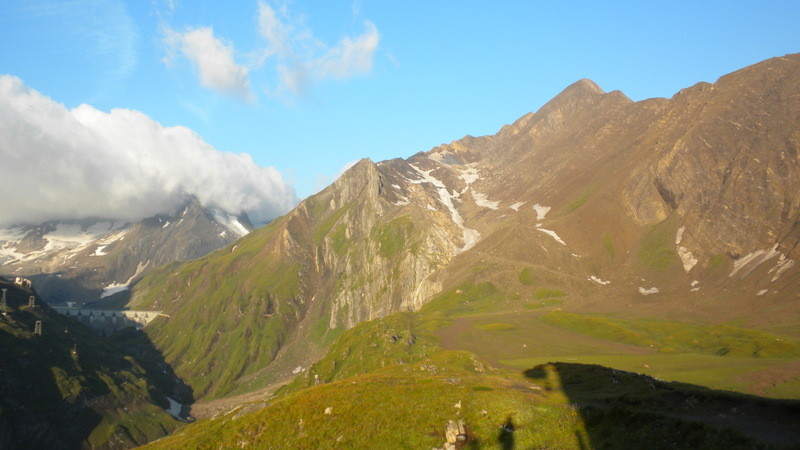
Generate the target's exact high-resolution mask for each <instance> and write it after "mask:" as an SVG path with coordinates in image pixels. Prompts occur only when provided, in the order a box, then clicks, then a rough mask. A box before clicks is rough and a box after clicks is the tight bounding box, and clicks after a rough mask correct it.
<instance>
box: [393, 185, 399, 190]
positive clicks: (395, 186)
mask: <svg viewBox="0 0 800 450" xmlns="http://www.w3.org/2000/svg"><path fill="white" fill-rule="evenodd" d="M392 187H393V188H395V189H397V190H400V186H398V185H396V184H393V185H392Z"/></svg>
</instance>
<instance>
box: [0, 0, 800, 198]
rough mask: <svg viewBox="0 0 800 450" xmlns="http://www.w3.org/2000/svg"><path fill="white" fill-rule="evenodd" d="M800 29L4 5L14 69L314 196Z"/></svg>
mask: <svg viewBox="0 0 800 450" xmlns="http://www.w3.org/2000/svg"><path fill="white" fill-rule="evenodd" d="M798 17H800V2H798V1H770V2H744V1H703V2H697V1H692V2H688V1H687V2H683V1H676V2H633V1H632V2H609V1H605V2H565V1H559V2H536V1H496V2H486V1H480V2H479V1H464V0H462V1H458V2H455V1H424V2H423V1H409V0H403V1H400V0H397V1H392V0H381V1H377V0H376V1H370V0H356V1H324V2H320V1H315V2H310V1H300V0H295V1H286V2H277V1H271V0H270V1H268V0H263V1H227V2H220V1H202V0H197V1H188V0H171V1H165V0H151V1H142V0H136V1H134V0H130V1H123V0H73V1H69V2H56V1H43V0H30V1H25V2H22V1H16V0H0V29H2V30H3V32H2V33H0V55H2V57H0V74H8V75H12V76H14V77H17V78H19V79H20V80H21V82H22V83H23V84H24V86H26V87H27V88H30V89H33V90H35V91H38V92H40V93H41V94H43V95H44V96H46V97H49V98H50V99H52V100H53V101H55V102H57V103H61V104H63V105H64V106H66V108H68V109H72V108H76V107H77V106H79V105H81V104H83V103H85V104H88V105H91V106H92V107H94V108H96V109H97V110H100V111H104V112H109V111H110V110H112V109H114V108H122V109H130V110H136V111H140V112H142V113H144V114H145V115H146V116H149V117H150V118H152V119H153V120H154V121H156V122H158V123H159V124H161V125H163V126H164V127H172V126H175V125H182V126H185V127H188V128H190V129H191V130H194V131H195V132H196V133H197V134H199V136H200V137H201V138H202V139H203V140H204V141H205V142H207V143H208V144H210V145H211V146H213V147H214V148H216V149H217V150H219V151H221V152H232V153H237V154H238V153H247V154H249V155H250V156H251V157H252V159H253V161H254V162H255V163H256V164H257V165H259V166H274V167H275V168H276V169H277V170H278V171H279V172H280V173H281V174H282V176H283V178H284V179H285V180H287V181H288V183H289V184H290V185H291V186H293V187H294V189H295V190H296V193H297V195H298V196H299V197H300V198H302V197H305V196H307V195H310V194H312V193H314V192H316V191H317V190H318V189H320V188H321V187H323V186H324V185H325V184H327V183H329V182H330V181H331V180H332V179H333V177H335V176H336V175H337V174H338V173H339V172H340V170H341V168H342V167H343V166H344V165H345V164H347V163H349V162H351V161H354V160H357V159H359V158H362V157H369V158H372V159H373V160H375V161H378V160H383V159H389V158H394V157H403V158H405V157H408V156H410V155H412V154H414V153H416V152H419V151H426V150H429V149H430V148H432V147H434V146H436V145H439V144H440V143H444V142H449V141H451V140H454V139H458V138H460V137H462V136H464V135H466V134H472V135H482V134H490V133H494V132H496V131H497V130H498V129H499V128H500V127H501V126H502V125H503V124H507V123H510V122H513V121H514V120H515V119H516V118H518V117H519V116H522V115H523V114H526V113H527V112H530V111H535V110H537V109H538V108H539V107H540V106H541V105H542V104H544V103H545V102H546V101H547V100H549V99H550V98H552V97H553V96H555V95H556V94H558V92H560V91H561V90H562V89H564V88H565V87H566V86H568V85H569V84H571V83H572V82H574V81H576V80H578V79H580V78H590V79H592V80H594V81H595V82H596V83H597V84H598V85H599V86H600V87H602V88H603V89H604V90H606V91H611V90H616V89H619V90H621V91H623V92H624V93H625V94H626V95H628V96H629V97H631V98H632V99H634V100H642V99H645V98H649V97H656V96H660V97H669V96H672V95H673V94H674V93H675V92H676V91H678V90H679V89H681V88H684V87H688V86H690V85H692V84H694V83H696V82H699V81H714V80H716V79H717V78H718V77H719V76H721V75H724V74H725V73H728V72H730V71H733V70H736V69H738V68H741V67H744V66H746V65H750V64H753V63H756V62H758V61H761V60H763V59H767V58H770V57H773V56H781V55H784V54H786V53H794V52H798V51H800V26H798ZM0 137H1V136H0ZM165 151H166V150H165Z"/></svg>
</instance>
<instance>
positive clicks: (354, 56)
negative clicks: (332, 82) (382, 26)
mask: <svg viewBox="0 0 800 450" xmlns="http://www.w3.org/2000/svg"><path fill="white" fill-rule="evenodd" d="M364 26H365V27H366V31H364V34H362V35H360V36H358V37H357V38H355V39H351V38H349V37H345V38H343V39H342V40H341V41H339V44H338V45H337V46H336V47H334V48H332V49H330V51H328V53H327V54H326V55H324V56H322V57H321V58H320V59H318V60H317V61H316V62H315V65H316V66H317V67H316V69H317V71H318V72H319V75H320V76H321V77H333V78H348V77H351V76H353V75H357V74H361V73H367V72H369V71H371V70H372V60H373V57H374V55H375V50H377V48H378V43H379V42H380V35H379V34H378V29H377V28H376V27H375V25H374V24H373V23H372V22H369V21H367V22H365V23H364Z"/></svg>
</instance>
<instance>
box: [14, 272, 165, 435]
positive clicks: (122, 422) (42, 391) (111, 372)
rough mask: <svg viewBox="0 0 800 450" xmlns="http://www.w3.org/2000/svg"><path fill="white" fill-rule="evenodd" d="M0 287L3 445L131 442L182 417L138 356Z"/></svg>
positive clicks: (18, 291) (158, 431)
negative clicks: (37, 331) (0, 305)
mask: <svg viewBox="0 0 800 450" xmlns="http://www.w3.org/2000/svg"><path fill="white" fill-rule="evenodd" d="M0 287H2V288H5V289H8V292H7V300H8V304H9V312H8V314H7V315H0V447H2V448H77V447H79V446H82V445H85V446H91V447H100V446H114V447H131V446H135V445H137V444H143V443H145V442H147V441H149V440H152V439H155V438H158V437H161V436H163V435H165V434H167V433H168V432H170V431H172V430H174V429H175V428H177V426H178V425H180V422H178V421H177V420H175V419H173V418H172V417H170V416H169V415H168V414H167V413H166V412H164V410H163V409H162V408H161V407H160V406H159V405H162V406H164V407H166V406H168V404H167V400H166V398H165V397H164V395H163V394H161V393H160V391H159V389H158V387H157V385H158V384H159V382H158V381H157V380H156V379H155V378H156V377H154V374H153V373H151V372H149V371H148V370H146V369H145V368H144V367H143V366H142V365H140V364H139V363H138V361H137V360H136V359H134V358H133V357H131V356H130V355H126V353H124V352H122V351H121V350H120V349H119V348H117V347H116V346H115V345H113V344H112V343H110V342H109V341H107V340H105V339H104V338H101V337H99V336H97V335H95V334H93V333H92V332H91V331H89V330H88V329H86V328H85V327H84V326H83V325H81V324H80V323H78V322H75V321H73V320H71V319H69V318H67V317H64V316H61V315H60V314H58V313H56V312H54V311H53V310H52V309H50V308H49V307H48V306H46V305H41V299H39V298H37V299H36V301H37V302H38V303H39V304H40V305H41V306H37V307H34V308H29V307H28V306H27V304H28V296H29V295H34V293H33V292H31V291H28V290H23V289H18V288H16V287H14V286H11V285H10V283H5V282H0ZM36 321H41V322H42V335H41V336H35V335H34V334H33V331H34V324H35V323H36Z"/></svg>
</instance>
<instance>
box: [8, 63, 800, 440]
mask: <svg viewBox="0 0 800 450" xmlns="http://www.w3.org/2000/svg"><path fill="white" fill-rule="evenodd" d="M798 153H800V54H795V55H786V56H784V57H778V58H772V59H769V60H766V61H764V62H761V63H759V64H756V65H753V66H750V67H746V68H744V69H741V70H738V71H736V72H733V73H731V74H729V75H725V76H723V77H721V78H720V79H719V80H717V81H716V82H714V83H705V82H703V83H698V84H696V85H694V86H692V87H689V88H686V89H683V90H681V91H680V92H678V93H676V94H675V95H674V96H673V97H672V98H669V99H667V98H654V99H647V100H643V101H636V102H634V101H632V100H630V99H629V98H627V97H626V96H625V95H624V94H623V93H622V92H619V91H612V92H604V91H603V90H602V89H601V88H600V87H599V86H597V85H596V84H595V83H594V82H592V81H590V80H587V79H583V80H580V81H578V82H576V83H574V84H572V85H570V86H569V87H567V88H566V89H565V90H564V91H563V92H561V93H560V94H559V95H557V96H556V97H555V98H553V99H552V100H551V101H549V102H548V103H546V104H545V105H544V106H542V107H541V108H540V109H539V110H538V111H536V112H533V113H529V114H526V115H524V116H522V117H520V118H518V119H517V120H515V121H513V122H512V123H511V124H509V125H506V126H503V127H502V128H501V129H500V130H498V132H497V133H496V134H494V135H489V136H480V137H473V136H466V137H464V138H463V139H459V140H457V141H453V142H451V143H449V144H443V145H441V146H438V147H436V148H433V149H431V150H429V151H426V152H420V153H417V154H415V155H413V156H411V157H409V158H407V159H399V158H398V159H392V160H387V161H380V162H377V163H376V162H373V161H371V160H369V159H362V160H361V161H359V162H358V163H357V164H355V165H354V166H353V167H352V168H350V169H349V170H348V171H346V172H345V173H344V174H343V175H342V176H341V177H340V178H339V179H338V180H336V181H335V182H334V183H333V184H331V185H330V186H328V187H327V188H326V189H324V190H322V191H321V192H319V193H318V194H316V195H313V196H311V197H308V198H307V199H305V200H303V201H302V202H301V203H300V204H299V205H298V206H297V207H296V208H295V209H294V210H292V211H291V212H289V213H288V214H286V215H284V216H282V217H279V218H277V219H275V220H273V221H272V222H270V223H269V224H267V225H266V226H263V227H261V228H257V229H254V230H252V231H250V232H249V233H248V232H247V231H249V230H250V228H251V226H250V225H249V223H248V221H247V220H246V218H244V217H241V218H235V217H232V216H230V215H221V214H215V213H214V212H209V211H208V210H204V209H203V208H201V207H200V206H199V205H198V204H196V203H195V202H190V203H189V204H188V205H187V206H186V207H185V208H182V209H181V210H179V211H177V212H175V213H174V214H172V215H169V216H156V217H154V218H150V219H145V220H144V221H142V222H141V223H138V224H129V225H124V226H121V227H118V226H117V224H108V223H103V222H99V221H86V222H81V223H77V222H75V223H69V224H66V223H62V224H42V225H38V226H36V227H26V228H15V229H14V230H12V231H6V232H4V233H5V234H4V235H3V236H5V237H3V238H2V239H3V242H2V244H0V245H2V248H3V250H2V253H0V255H3V257H4V258H5V262H4V264H3V266H0V267H2V269H3V271H4V272H5V273H7V274H8V275H19V274H25V275H26V276H29V277H30V278H32V279H33V280H34V283H33V284H34V286H35V287H36V289H37V291H38V290H40V289H41V290H42V291H41V292H44V290H47V291H48V296H46V297H49V298H52V299H53V301H56V302H58V301H65V300H70V301H74V300H76V299H78V300H81V301H84V300H86V299H92V300H99V301H100V304H105V305H112V306H115V307H122V308H128V309H134V310H150V311H160V312H161V315H160V316H159V317H157V318H155V319H154V320H153V321H152V322H150V323H149V324H148V325H147V326H145V327H144V328H143V329H142V330H141V331H136V330H128V332H123V333H120V334H119V335H116V337H115V336H112V337H111V341H110V342H111V343H113V345H114V346H116V347H115V348H117V350H116V351H117V352H121V354H122V355H127V358H128V359H126V361H129V365H128V366H126V367H127V368H128V369H130V370H132V371H134V372H136V373H140V374H142V375H141V379H142V380H152V381H145V382H143V383H144V384H142V385H139V388H141V389H144V390H145V391H147V392H149V393H150V394H149V396H145V394H143V393H142V394H141V399H145V400H143V401H144V403H140V404H146V405H147V408H151V407H154V406H153V405H160V406H161V408H162V409H163V408H166V407H167V404H166V403H164V401H163V400H164V398H166V396H167V395H169V396H170V399H172V400H169V402H170V404H171V402H174V401H176V399H177V400H178V401H180V402H181V403H191V402H194V405H192V407H191V414H192V415H194V416H195V417H196V418H198V419H201V420H198V421H197V422H196V423H194V424H191V425H187V426H186V427H185V428H182V427H184V425H183V424H180V423H171V424H169V425H164V428H163V430H162V431H163V432H161V433H160V434H166V433H168V432H170V431H171V430H172V429H173V428H181V430H179V431H177V432H175V433H173V434H172V436H170V437H167V438H166V439H162V440H159V441H158V442H155V443H153V447H156V448H158V447H162V448H176V447H185V448H198V447H199V448H206V447H215V448H230V447H246V446H249V445H252V446H261V447H306V448H322V447H339V446H350V447H356V448H367V447H369V448H384V447H385V448H396V447H404V446H406V447H412V448H423V447H428V448H430V447H437V448H438V447H441V446H443V448H466V447H468V446H472V447H473V448H477V447H479V446H484V445H487V446H491V445H494V444H496V445H497V446H498V447H501V448H515V446H518V447H524V448H529V447H534V448H542V447H544V448H548V447H549V448H553V447H555V448H564V447H574V448H591V447H601V448H604V447H642V446H645V444H646V445H647V446H651V447H656V448H658V447H663V448H676V447H677V448H685V447H691V448H696V447H702V446H705V447H723V446H724V447H737V446H738V447H756V448H758V447H770V446H777V447H786V448H792V447H793V446H797V445H800V427H798V424H800V402H798V400H797V399H798V398H800V332H798V330H800V326H798V325H800V265H798V264H797V261H798V259H800V189H798V187H799V186H800V156H798ZM67 231H70V233H67ZM68 236H81V237H80V239H79V238H72V237H68ZM15 289H16V288H15ZM30 292H31V293H32V292H33V291H30ZM28 294H29V293H28V292H27V291H26V292H25V293H23V294H19V295H28ZM15 295H17V294H15ZM20 298H22V297H20ZM15 307H16V308H18V309H17V310H16V313H15V314H17V315H19V314H21V312H20V311H23V310H25V308H24V307H22V306H15ZM43 310H47V309H46V308H43ZM26 313H27V311H26ZM14 317H15V319H16V317H17V316H14ZM20 317H21V316H20ZM3 320H6V321H7V319H3ZM25 320H27V322H25V326H29V325H30V324H29V323H28V322H30V321H31V320H33V319H31V318H26V319H25ZM54 320H55V319H54ZM59 320H62V321H65V322H64V324H67V323H72V322H70V319H69V318H66V317H62V318H59ZM2 323H6V322H2ZM78 325H79V324H76V325H74V326H78ZM64 326H67V325H64ZM72 326H73V325H69V327H70V329H71V328H72ZM80 329H81V330H84V329H83V328H80ZM82 332H83V331H82ZM86 332H87V333H88V330H86ZM6 334H9V333H8V332H7V333H6ZM17 334H19V336H21V337H22V338H24V339H28V341H30V342H34V343H35V342H38V341H36V340H35V338H32V337H31V336H28V335H29V334H30V333H27V334H25V333H22V332H19V333H17ZM23 334H24V336H23ZM2 336H5V334H0V337H2ZM95 338H96V339H99V340H100V342H106V341H105V340H103V339H104V338H100V337H95ZM31 339H33V340H31ZM28 341H26V343H25V344H24V345H29V344H28ZM9 345H10V346H19V345H23V344H19V343H17V344H9ZM98 345H99V344H98ZM109 345H111V344H109ZM4 348H5V347H4ZM2 355H4V353H2V352H0V356H2ZM104 357H105V358H110V356H108V355H106V356H104ZM104 357H98V358H104ZM125 357H126V356H123V358H125ZM8 361H9V362H8V363H9V364H11V362H10V361H11V359H9V360H8ZM109 366H113V365H109ZM140 368H141V370H140ZM64 370H67V369H64ZM70 370H78V369H70ZM158 370H162V376H160V377H155V378H151V375H152V374H157V373H158ZM94 373H98V372H97V371H95V372H94ZM148 374H150V375H148ZM0 375H2V372H0ZM74 376H75V377H76V378H75V379H76V380H78V379H79V378H77V377H79V370H78V371H77V372H75V373H74ZM98 376H99V375H98ZM125 376H127V375H117V377H122V378H124V377H125ZM153 376H154V375H153ZM103 379H104V380H106V378H103ZM112 379H114V378H113V377H112ZM0 380H2V378H0ZM104 382H105V383H106V385H109V386H110V384H109V383H110V382H106V381H104ZM147 383H150V384H151V385H152V387H149V385H147ZM184 383H185V384H184ZM111 384H113V383H111ZM123 384H124V383H123ZM115 389H116V388H111V387H110V388H109V390H110V391H111V392H117V391H116V390H115ZM62 391H63V389H62ZM64 395H66V394H64ZM162 396H163V397H162ZM73 397H74V396H73ZM73 397H69V396H68V395H67V396H66V397H65V398H73ZM134 397H135V396H133V394H132V397H130V398H134ZM76 398H77V397H76ZM80 398H84V397H80ZM136 398H140V397H136ZM126 402H128V403H126ZM134 403H135V402H133V403H130V400H126V401H120V402H119V403H118V404H119V405H120V407H119V408H117V409H115V411H118V409H121V408H123V406H122V405H125V404H134ZM124 407H125V408H127V406H124ZM112 409H113V408H112ZM156 410H158V413H159V414H161V412H163V411H162V410H161V409H158V408H156V409H154V410H153V411H156ZM184 412H185V411H184ZM100 414H101V415H103V414H106V415H108V413H107V412H101V413H100ZM153 414H155V412H154V413H153ZM120 415H121V417H127V416H126V415H125V414H123V413H120ZM161 415H163V414H161ZM5 420H6V422H8V420H9V419H5ZM159 420H160V419H159ZM137 423H138V422H137ZM159 423H164V422H160V421H159ZM147 427H149V425H147V426H145V425H141V426H140V427H138V428H137V429H140V430H144V429H145V428H147ZM131 428H136V427H134V426H131V427H129V428H126V429H131ZM95 429H97V428H95ZM115 429H117V430H121V428H119V427H118V428H115ZM147 429H148V430H150V428H147ZM84 431H85V430H84ZM4 432H5V431H4ZM5 433H6V435H8V432H5ZM78 434H80V433H76V436H77V435H78ZM140 434H141V435H142V436H143V437H141V438H136V439H128V440H124V439H121V438H118V437H119V436H121V434H114V436H116V437H114V438H113V439H111V438H110V439H109V440H108V441H106V442H105V443H103V442H100V441H91V442H90V444H91V445H95V442H99V443H98V444H97V445H101V446H102V445H106V446H115V445H117V444H118V445H119V446H126V445H133V443H136V444H139V443H142V442H143V441H144V440H149V439H151V438H152V437H154V436H155V435H158V434H159V433H155V432H149V431H148V432H147V433H144V432H142V433H140ZM84 436H85V434H84ZM84 439H85V438H84ZM93 439H94V438H93Z"/></svg>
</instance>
